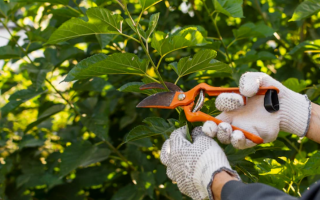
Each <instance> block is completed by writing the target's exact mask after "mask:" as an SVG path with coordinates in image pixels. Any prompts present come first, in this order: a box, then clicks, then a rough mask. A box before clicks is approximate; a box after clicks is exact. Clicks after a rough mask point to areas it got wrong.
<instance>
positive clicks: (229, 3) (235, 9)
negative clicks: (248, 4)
mask: <svg viewBox="0 0 320 200" xmlns="http://www.w3.org/2000/svg"><path fill="white" fill-rule="evenodd" d="M212 1H213V4H214V7H215V10H216V11H217V12H221V13H223V14H225V15H227V16H229V17H243V11H242V4H243V0H212Z"/></svg>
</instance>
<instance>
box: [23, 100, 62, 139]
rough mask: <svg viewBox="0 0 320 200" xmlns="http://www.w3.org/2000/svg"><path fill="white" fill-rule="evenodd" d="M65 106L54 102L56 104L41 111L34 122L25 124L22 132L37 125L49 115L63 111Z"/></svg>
mask: <svg viewBox="0 0 320 200" xmlns="http://www.w3.org/2000/svg"><path fill="white" fill-rule="evenodd" d="M64 108H65V105H63V104H56V105H52V106H50V107H49V108H48V109H46V110H45V111H44V112H42V113H41V114H40V115H39V116H38V119H37V120H36V121H34V122H32V123H31V124H29V125H28V126H27V128H26V129H25V130H24V132H25V133H26V132H28V131H29V130H30V129H32V128H33V127H35V126H37V125H39V124H40V123H41V122H43V121H44V120H46V119H48V118H50V117H51V116H53V115H55V114H57V113H59V112H61V111H63V110H64Z"/></svg>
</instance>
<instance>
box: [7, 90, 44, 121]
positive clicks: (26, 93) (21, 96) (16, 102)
mask: <svg viewBox="0 0 320 200" xmlns="http://www.w3.org/2000/svg"><path fill="white" fill-rule="evenodd" d="M44 92H46V90H43V89H39V90H36V89H35V88H34V87H31V88H29V89H26V90H19V91H17V92H15V93H13V94H12V95H11V96H10V98H9V102H8V103H7V104H6V105H5V106H3V107H2V108H1V115H2V116H6V115H7V114H8V113H9V112H11V111H13V110H14V109H16V108H17V107H18V106H20V105H21V104H22V103H24V102H26V101H28V100H29V99H32V98H34V97H36V96H38V95H40V94H42V93H44Z"/></svg>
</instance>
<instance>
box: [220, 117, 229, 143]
mask: <svg viewBox="0 0 320 200" xmlns="http://www.w3.org/2000/svg"><path fill="white" fill-rule="evenodd" d="M231 133H232V127H231V125H230V124H229V123H226V122H222V123H220V124H219V125H218V133H217V138H218V140H219V141H220V142H221V143H222V144H230V140H231Z"/></svg>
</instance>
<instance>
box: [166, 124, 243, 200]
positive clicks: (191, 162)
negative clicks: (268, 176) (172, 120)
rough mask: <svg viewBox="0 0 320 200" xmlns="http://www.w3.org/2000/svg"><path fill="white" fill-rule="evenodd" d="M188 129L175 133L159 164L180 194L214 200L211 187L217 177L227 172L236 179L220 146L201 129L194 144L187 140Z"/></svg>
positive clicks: (193, 134)
mask: <svg viewBox="0 0 320 200" xmlns="http://www.w3.org/2000/svg"><path fill="white" fill-rule="evenodd" d="M186 131H187V130H186V127H185V126H184V127H181V128H179V129H177V130H175V131H174V132H173V133H172V134H171V136H170V138H169V139H168V140H166V141H165V143H164V144H163V146H162V149H161V154H160V160H161V162H162V163H163V164H164V165H166V166H167V175H168V177H169V178H170V179H171V180H172V181H175V182H177V184H178V188H179V190H180V191H181V192H182V193H184V194H186V195H188V196H190V197H191V198H192V199H195V200H202V199H206V198H210V199H213V197H212V192H211V184H212V180H213V177H214V175H215V174H216V173H218V172H220V171H222V170H225V171H227V172H229V173H230V174H231V175H233V176H235V177H237V178H238V179H239V180H240V178H239V175H238V174H237V172H235V171H233V170H232V169H231V167H230V164H229V162H228V160H227V157H226V155H225V153H224V152H223V150H222V149H221V148H220V146H219V145H218V144H217V142H215V141H214V140H213V139H211V138H210V137H208V136H206V135H205V134H204V133H203V132H202V131H201V127H197V128H195V129H194V130H193V131H192V138H193V143H190V142H189V141H188V140H187V139H186Z"/></svg>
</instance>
